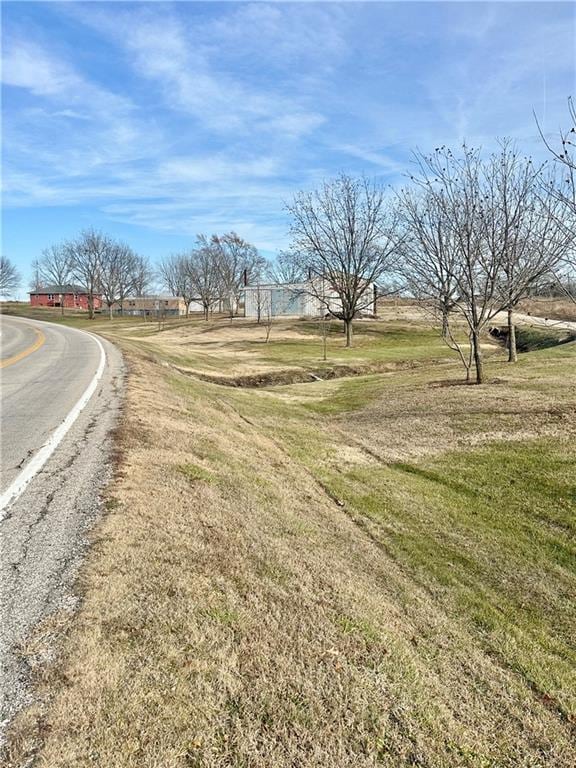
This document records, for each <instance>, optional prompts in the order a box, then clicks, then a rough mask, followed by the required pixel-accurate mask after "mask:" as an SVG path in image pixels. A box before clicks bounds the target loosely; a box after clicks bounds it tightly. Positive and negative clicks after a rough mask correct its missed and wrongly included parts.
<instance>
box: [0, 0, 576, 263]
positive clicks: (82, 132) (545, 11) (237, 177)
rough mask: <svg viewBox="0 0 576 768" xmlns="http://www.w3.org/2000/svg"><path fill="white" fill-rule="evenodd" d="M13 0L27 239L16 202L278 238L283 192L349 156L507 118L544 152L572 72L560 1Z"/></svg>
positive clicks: (434, 139)
mask: <svg viewBox="0 0 576 768" xmlns="http://www.w3.org/2000/svg"><path fill="white" fill-rule="evenodd" d="M4 18H5V25H4V44H3V70H2V79H3V83H4V86H5V99H4V129H3V130H4V144H5V155H4V157H5V160H4V174H3V175H4V179H3V181H4V204H5V207H6V208H7V217H6V220H7V222H8V227H7V232H8V234H9V237H12V239H13V240H16V241H17V240H18V237H19V234H18V232H19V230H18V227H17V226H14V227H13V228H12V229H11V228H10V220H11V219H10V216H11V213H10V212H11V211H12V210H15V209H18V211H19V212H25V213H26V215H27V216H29V218H30V222H33V221H35V220H36V218H37V216H39V215H40V214H38V213H37V212H38V211H40V210H42V208H46V207H50V208H51V216H52V219H51V220H52V221H54V222H56V223H58V222H60V223H61V224H62V226H63V227H65V225H66V223H67V218H66V217H67V213H66V211H67V210H68V211H71V212H72V211H74V212H77V211H81V212H82V219H83V220H85V219H88V220H93V221H94V223H95V224H97V225H100V226H108V225H109V226H110V227H112V228H113V227H114V226H116V225H118V226H121V225H122V226H124V225H125V226H132V227H133V228H134V231H135V232H142V233H147V234H146V235H142V238H143V240H144V242H146V241H147V237H148V235H149V233H153V232H159V233H162V236H163V237H164V235H165V234H168V233H170V234H171V235H174V236H176V235H180V236H181V237H182V238H183V239H187V238H189V237H190V236H193V235H194V234H196V232H199V231H205V232H210V231H213V230H217V229H229V228H232V227H234V228H236V229H238V230H239V231H241V232H242V234H243V235H244V236H245V237H249V238H253V239H254V241H255V243H256V244H257V245H258V246H259V247H262V248H268V249H271V250H272V249H274V248H276V247H280V246H282V245H284V244H285V243H286V237H287V235H286V233H287V229H288V222H287V219H286V217H285V213H284V208H283V204H284V202H285V201H287V200H288V199H290V197H291V196H292V194H293V193H294V192H295V191H297V190H298V189H300V188H309V187H312V186H314V185H315V184H317V183H319V182H320V180H322V179H323V178H326V177H329V176H332V175H334V174H336V173H338V172H340V171H347V172H350V173H355V174H366V175H368V176H376V177H378V178H379V179H380V180H381V181H382V182H385V183H389V184H399V183H404V182H405V175H404V174H405V172H406V171H407V170H409V168H410V160H411V151H412V149H414V148H415V147H420V148H421V149H423V150H427V149H430V148H433V147H434V146H437V145H438V144H455V143H458V142H459V141H460V140H461V139H462V138H466V139H467V140H468V141H469V142H471V143H473V144H482V145H484V146H485V147H486V148H490V147H491V146H493V143H494V140H495V138H496V136H498V135H500V136H502V135H510V136H513V137H515V138H517V139H518V140H519V141H520V142H521V143H522V145H523V146H524V147H525V148H526V149H527V150H528V151H531V152H533V153H536V154H537V153H540V156H544V150H543V148H542V146H541V141H540V138H539V136H538V135H537V131H536V127H535V123H534V120H533V117H532V109H536V111H537V112H538V114H539V116H540V117H541V119H542V122H543V125H544V128H545V129H546V130H550V131H553V130H555V129H556V128H557V126H558V125H559V124H560V123H561V121H562V120H563V118H564V114H565V104H566V97H567V96H568V94H569V93H570V92H571V91H572V92H573V91H575V90H576V85H575V67H574V55H573V38H574V34H575V29H574V19H575V10H574V7H570V6H568V4H564V3H547V4H545V6H544V5H542V4H538V3H528V4H523V3H514V4H502V3H434V2H429V3H423V4H420V3H405V4H400V3H299V4H292V3H173V4H164V3H162V4H159V3H142V4H140V3H130V4H124V3H118V4H116V3H63V4H59V3H50V4H47V3H44V4H25V3H12V4H8V6H6V8H5V10H4ZM14 215H15V217H16V218H17V217H18V215H19V214H18V213H15V214H14ZM71 215H72V214H70V216H71ZM18 221H20V219H18ZM34 229H38V230H40V228H38V227H36V228H34V227H33V226H31V227H30V228H29V230H30V231H32V230H34ZM20 231H21V228H20ZM10 233H11V234H10ZM39 236H40V235H39ZM28 250H29V249H28Z"/></svg>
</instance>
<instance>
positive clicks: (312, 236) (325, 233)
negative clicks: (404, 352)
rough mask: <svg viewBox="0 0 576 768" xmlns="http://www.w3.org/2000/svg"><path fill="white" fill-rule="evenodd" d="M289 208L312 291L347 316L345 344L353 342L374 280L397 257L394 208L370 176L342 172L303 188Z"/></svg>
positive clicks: (295, 248)
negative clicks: (356, 320) (315, 187)
mask: <svg viewBox="0 0 576 768" xmlns="http://www.w3.org/2000/svg"><path fill="white" fill-rule="evenodd" d="M287 209H288V212H289V213H290V214H291V216H292V226H291V234H292V239H293V248H292V250H293V252H294V253H296V254H298V259H299V263H300V266H301V269H302V270H303V271H304V272H305V273H309V274H310V275H311V280H310V286H311V291H312V292H313V294H314V295H315V297H316V299H317V300H318V302H319V303H320V304H322V303H323V304H322V305H323V307H324V309H325V311H326V312H331V313H332V314H334V315H336V316H338V317H340V318H341V319H342V320H343V321H344V327H345V332H346V346H347V347H349V346H352V336H353V332H352V323H353V320H354V318H355V317H356V316H357V315H358V313H359V312H361V311H363V310H365V309H367V308H368V307H369V306H371V305H372V303H373V300H374V296H373V288H372V285H373V283H375V282H377V281H378V280H379V279H380V278H381V277H382V276H383V275H384V274H385V273H386V272H387V271H389V270H390V269H391V267H392V264H393V263H394V261H395V255H394V254H395V250H396V249H397V247H398V243H399V238H398V228H397V226H396V225H397V220H396V219H397V217H396V212H395V208H394V207H393V206H392V205H391V204H390V202H389V201H388V200H387V199H386V197H385V195H384V191H383V190H382V189H379V188H378V187H376V186H375V185H373V184H371V183H370V182H368V181H367V180H366V179H353V178H351V177H349V176H346V175H341V176H339V177H338V178H337V179H336V180H334V181H330V182H325V183H324V184H323V186H322V187H321V188H320V189H319V190H316V191H315V192H300V193H299V194H298V195H296V197H295V198H294V200H293V202H292V203H291V204H290V205H288V206H287ZM334 295H335V296H336V297H337V301H338V304H339V309H338V311H334V309H333V297H334Z"/></svg>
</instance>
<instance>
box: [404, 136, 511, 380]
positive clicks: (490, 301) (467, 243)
mask: <svg viewBox="0 0 576 768" xmlns="http://www.w3.org/2000/svg"><path fill="white" fill-rule="evenodd" d="M415 157H416V164H417V171H416V173H415V175H414V176H412V179H413V180H414V181H415V182H416V183H417V184H418V185H419V186H420V187H421V188H422V189H424V190H425V191H426V193H427V194H428V195H429V196H430V199H431V200H433V202H434V205H436V206H438V209H439V211H440V214H441V216H442V221H443V223H444V226H446V228H447V232H448V235H449V237H450V238H451V239H452V240H453V247H454V248H455V261H454V264H453V266H452V268H451V270H452V271H451V276H452V278H453V279H454V281H455V285H456V291H455V296H454V304H453V308H454V310H455V311H456V312H458V313H459V314H460V316H461V318H463V319H464V321H465V322H466V324H467V326H468V330H469V338H470V343H471V353H472V359H473V362H474V367H475V371H476V383H477V384H481V383H482V382H483V381H484V372H483V359H482V348H481V334H482V331H483V329H484V327H485V326H486V324H487V323H488V321H489V320H490V319H491V318H492V317H494V315H495V314H496V313H497V312H499V311H501V310H502V309H503V308H504V304H503V302H502V297H501V295H499V289H500V277H501V274H502V264H503V249H502V247H501V243H500V240H499V239H498V237H497V236H496V234H495V230H496V229H497V228H498V226H499V225H498V223H497V221H496V218H495V210H496V206H497V201H496V199H495V198H496V196H497V194H496V189H495V188H494V185H493V184H491V183H490V173H489V170H487V166H486V165H485V164H483V162H482V159H481V156H480V152H479V151H478V150H474V149H470V148H469V147H467V146H466V145H464V146H463V147H462V151H461V153H460V154H459V155H455V154H454V153H452V151H451V150H450V149H447V148H446V147H439V148H437V149H436V150H435V151H434V153H433V154H431V155H424V154H421V153H417V154H416V156H415Z"/></svg>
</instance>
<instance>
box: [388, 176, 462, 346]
mask: <svg viewBox="0 0 576 768" xmlns="http://www.w3.org/2000/svg"><path fill="white" fill-rule="evenodd" d="M398 200H399V206H398V210H399V218H400V225H401V227H402V229H403V237H402V241H401V246H400V253H401V256H402V258H401V264H400V273H401V275H402V277H403V280H404V283H405V287H406V288H407V289H408V290H409V291H410V293H412V295H413V296H414V297H415V298H417V299H420V300H421V302H422V305H423V306H424V307H425V308H427V309H430V310H431V312H432V313H433V315H434V317H436V316H440V318H441V324H442V338H443V339H444V341H446V343H449V342H450V338H449V337H450V323H449V319H450V313H452V312H453V311H454V307H455V301H456V297H457V295H458V286H457V282H456V277H455V274H456V262H457V254H458V251H457V248H456V243H455V239H454V237H453V236H452V233H451V231H450V227H449V226H448V222H447V221H446V220H445V218H444V214H443V210H442V206H440V205H439V204H438V201H437V200H436V198H435V196H434V194H432V193H431V192H430V191H429V190H426V189H424V190H418V189H406V188H405V189H402V190H401V191H400V192H399V193H398Z"/></svg>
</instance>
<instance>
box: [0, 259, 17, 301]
mask: <svg viewBox="0 0 576 768" xmlns="http://www.w3.org/2000/svg"><path fill="white" fill-rule="evenodd" d="M20 280H21V277H20V273H19V272H18V270H17V269H16V267H15V266H14V264H12V262H11V261H10V259H9V258H8V257H7V256H0V296H11V295H12V294H13V293H15V292H16V290H17V289H18V287H19V285H20Z"/></svg>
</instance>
